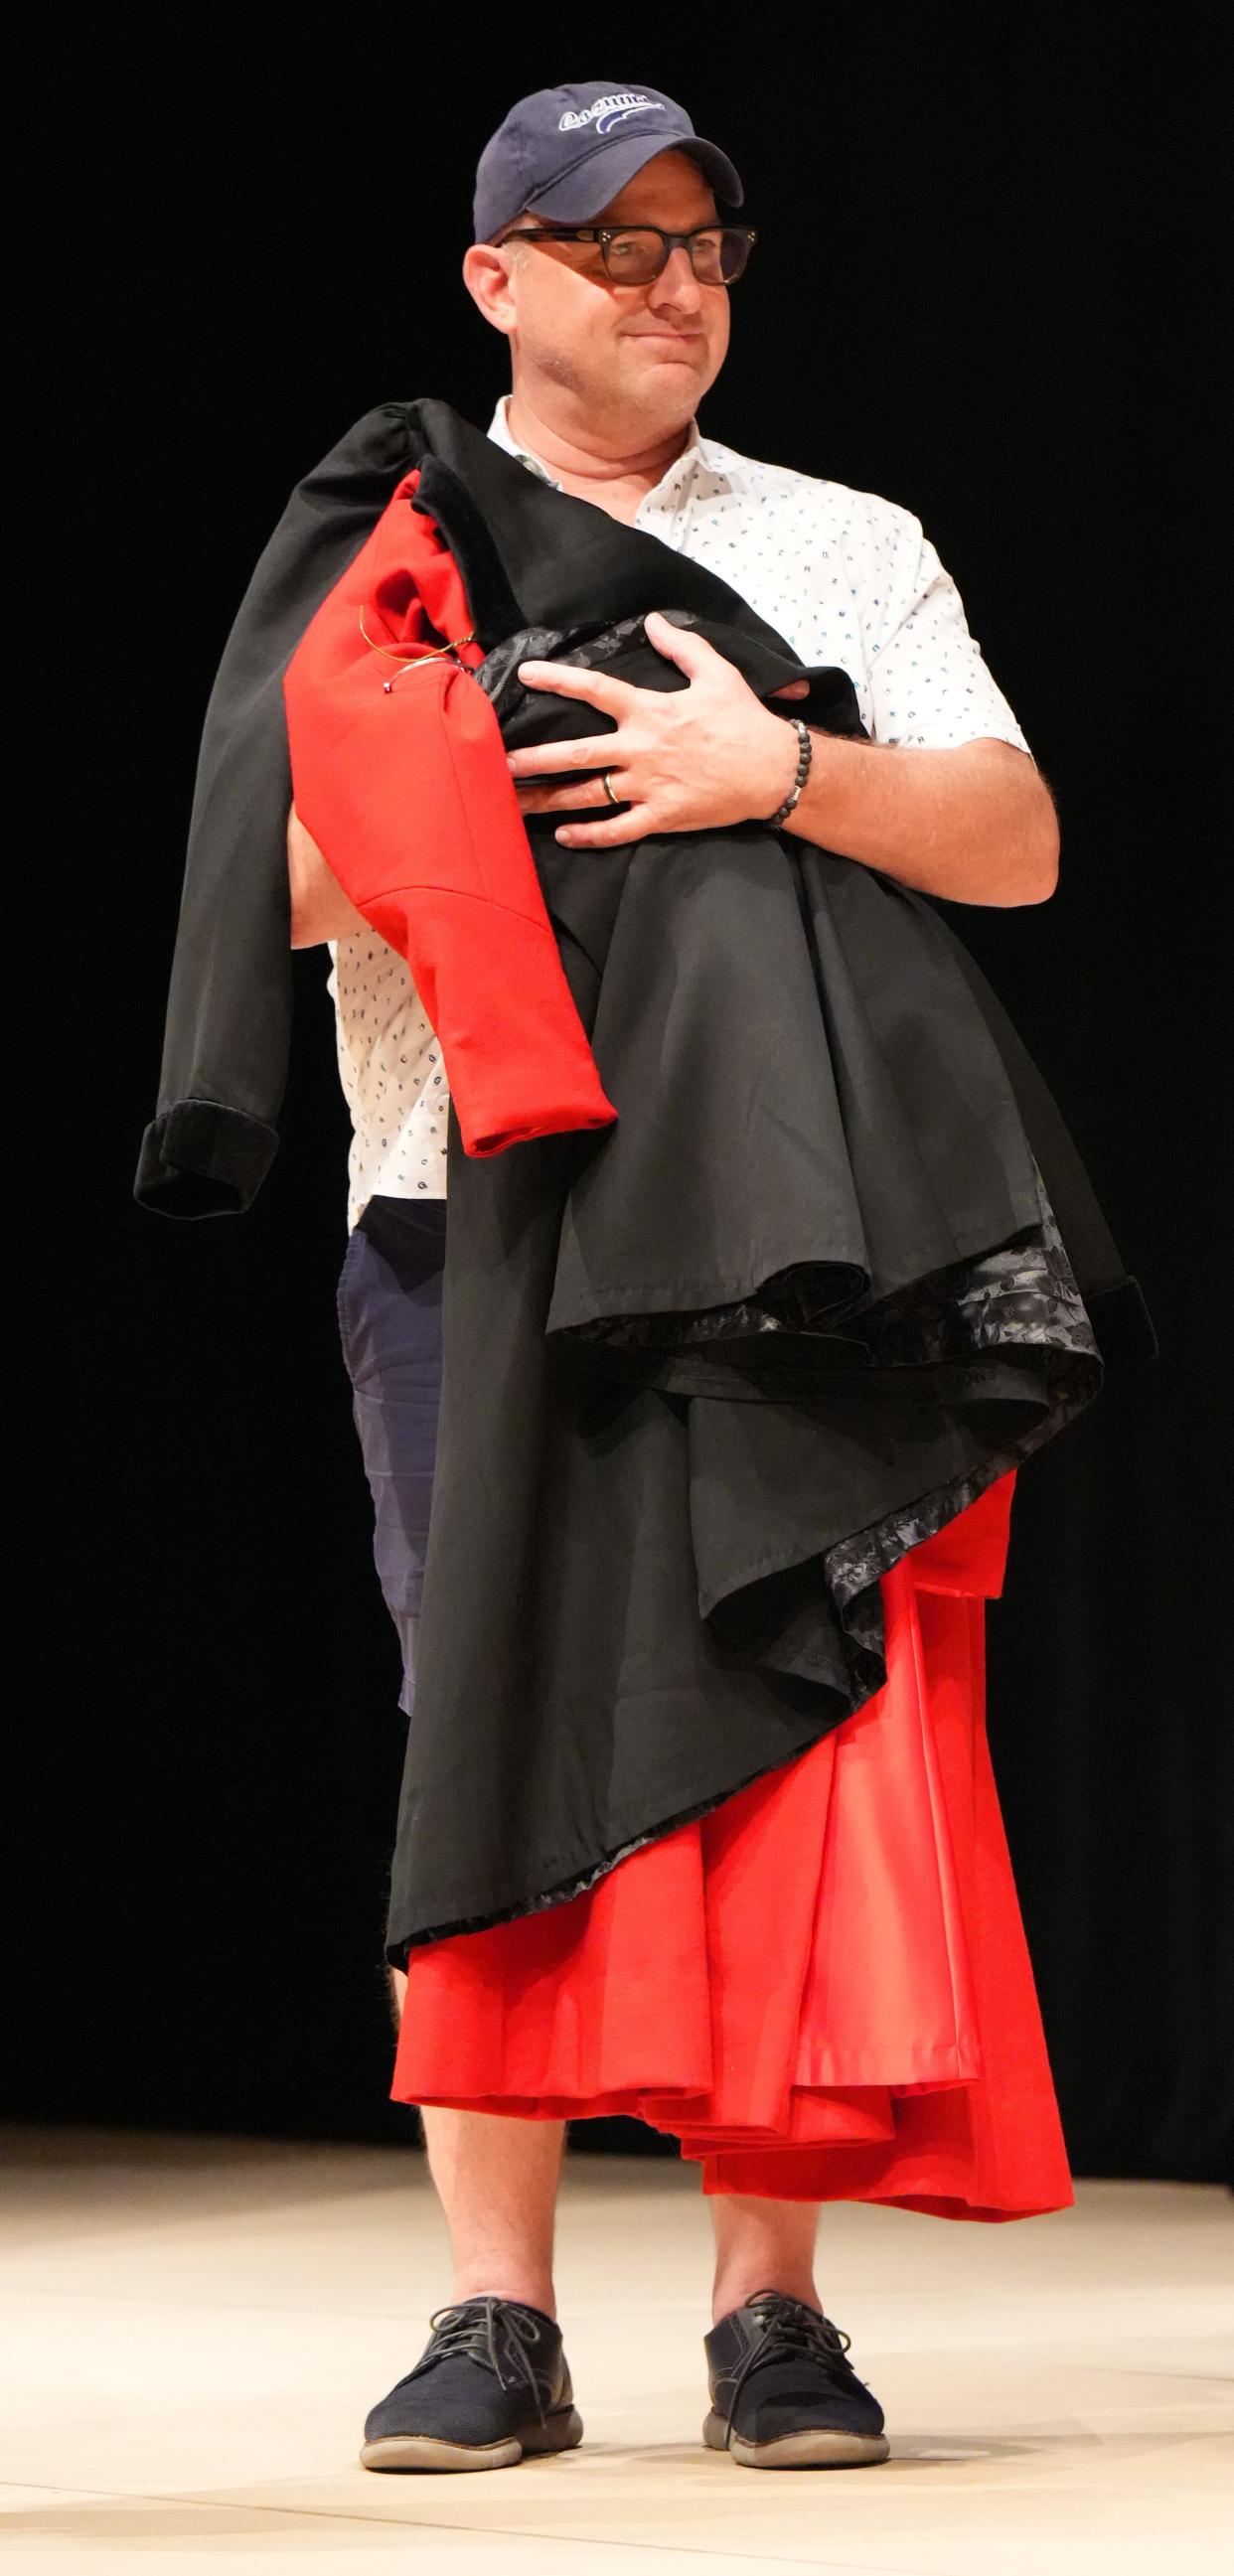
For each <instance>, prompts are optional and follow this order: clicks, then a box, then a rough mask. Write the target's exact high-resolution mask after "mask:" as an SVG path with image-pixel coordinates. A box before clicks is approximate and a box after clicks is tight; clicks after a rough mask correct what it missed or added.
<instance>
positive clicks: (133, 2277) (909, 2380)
mask: <svg viewBox="0 0 1234 2576" xmlns="http://www.w3.org/2000/svg"><path fill="white" fill-rule="evenodd" d="M0 2145H2V2148H3V2166H4V2219H3V2231H2V2238H0V2297H2V2300H3V2312H4V2325H5V2331H4V2333H3V2335H2V2336H0V2428H2V2429H0V2449H2V2455H3V2456H2V2465H0V2479H2V2480H3V2482H4V2483H3V2485H2V2486H0V2498H2V2511H3V2515H4V2520H3V2522H2V2523H0V2542H2V2543H3V2546H4V2553H5V2559H6V2565H7V2567H8V2568H10V2569H11V2570H12V2571H13V2576H17V2571H18V2570H19V2569H21V2568H24V2567H26V2566H27V2565H29V2566H31V2567H33V2566H34V2565H35V2564H36V2562H37V2564H38V2565H39V2566H43V2565H45V2564H46V2563H47V2561H48V2560H52V2561H54V2560H55V2559H56V2557H57V2555H59V2556H60V2557H61V2558H63V2559H64V2560H65V2561H67V2562H70V2563H71V2564H72V2566H73V2568H74V2569H75V2570H84V2569H87V2568H89V2567H90V2566H92V2565H93V2564H94V2563H95V2562H97V2564H98V2567H99V2569H100V2570H102V2569H105V2568H109V2567H111V2568H120V2569H124V2570H127V2569H129V2568H130V2567H131V2568H133V2569H134V2570H141V2571H147V2572H148V2576H153V2571H155V2570H158V2569H162V2568H167V2569H177V2570H183V2571H187V2570H190V2569H191V2570H192V2571H194V2576H197V2571H204V2570H213V2569H215V2568H220V2569H221V2568H227V2569H229V2570H234V2569H235V2567H236V2566H237V2564H241V2563H243V2564H249V2563H269V2564H271V2565H275V2564H277V2565H279V2566H280V2567H286V2566H290V2565H296V2564H299V2563H300V2562H301V2560H302V2561H303V2563H304V2565H305V2567H306V2568H310V2569H311V2570H312V2576H335V2571H341V2570H350V2569H353V2568H356V2569H358V2568H360V2567H361V2566H364V2567H367V2566H369V2565H370V2564H371V2563H372V2562H374V2561H380V2560H382V2559H383V2558H385V2559H386V2560H397V2559H399V2558H400V2556H401V2557H402V2559H403V2560H404V2561H405V2563H407V2564H409V2565H414V2567H415V2568H416V2569H428V2570H434V2571H435V2570H437V2569H440V2570H441V2571H442V2576H473V2571H476V2570H481V2569H482V2570H485V2571H489V2570H492V2571H494V2576H496V2571H497V2570H500V2571H501V2576H524V2571H526V2576H532V2571H534V2576H574V2571H576V2570H577V2571H580V2576H581V2571H584V2570H585V2571H588V2576H623V2571H629V2576H656V2571H660V2570H663V2571H664V2576H668V2571H670V2570H672V2571H676V2576H708V2571H711V2570H716V2571H725V2576H755V2572H756V2571H758V2570H761V2569H772V2568H775V2569H781V2570H782V2569H784V2568H789V2567H809V2568H817V2569H825V2570H830V2569H835V2570H843V2571H856V2570H862V2571H865V2570H882V2571H884V2576H1071V2571H1072V2570H1075V2571H1076V2576H1141V2571H1144V2576H1147V2571H1149V2570H1151V2571H1152V2576H1161V2571H1162V2570H1163V2569H1165V2570H1166V2571H1167V2576H1208V2571H1210V2570H1216V2569H1217V2568H1218V2567H1221V2568H1222V2569H1224V2568H1225V2567H1227V2566H1228V2565H1230V2564H1231V2563H1234V2562H1232V2560H1231V2548H1232V2547H1234V2441H1232V2440H1231V2435H1232V2434H1234V2202H1231V2200H1230V2198H1229V2196H1228V2195H1226V2194H1224V2193H1222V2192H1220V2191H1210V2190H1205V2189H1200V2188H1193V2187H1186V2188H1175V2187H1172V2186H1170V2187H1167V2186H1165V2185H1140V2184H1131V2183H1088V2184H1085V2185H1083V2186H1082V2187H1081V2192H1080V2199H1079V2206H1078V2208H1077V2209H1075V2210H1073V2211H1067V2212H1066V2213H1064V2214H1062V2215H1060V2216H1059V2217H1056V2218H1047V2219H1031V2220H1029V2221H1027V2222H1023V2223H1020V2224H1017V2225H1013V2226H1003V2227H979V2226H962V2225H952V2224H947V2223H944V2222H941V2221H938V2220H935V2219H928V2218H921V2217H915V2216H909V2215H906V2214H904V2213H903V2212H900V2211H892V2210H875V2209H862V2208H858V2207H855V2206H853V2205H852V2204H844V2205H841V2206H838V2207H836V2208H834V2209H832V2210H830V2211H828V2212H826V2213H824V2219H823V2228H822V2237H821V2259H820V2266H819V2281H820V2287H821V2289H822V2294H823V2297H824V2299H825V2301H826V2303H827V2308H828V2311H829V2313H830V2314H831V2315H832V2316H834V2318H835V2319H836V2321H837V2323H838V2324H840V2325H842V2326H844V2327H846V2328H847V2329H848V2331H849V2333H850V2334H851V2335H852V2338H853V2355H852V2357H853V2361H854V2364H855V2366H856V2368H857V2369H858V2370H859V2371H860V2372H861V2375H862V2377H863V2378H868V2379H869V2381H870V2383H871V2385H872V2386H873V2387H874V2389H875V2390H876V2391H877V2393H878V2395H879V2397H880V2398H881V2400H882V2402H883V2404H884V2406H885V2408H886V2411H887V2420H888V2430H889V2432H890V2435H891V2442H892V2456H891V2459H890V2460H889V2461H888V2462H887V2463H886V2464H885V2465H884V2466H882V2467H880V2468H874V2469H860V2470H849V2471H843V2472H840V2471H833V2472H830V2473H819V2472H817V2471H816V2472H810V2471H802V2470H798V2471H795V2472H779V2473H776V2474H761V2475H760V2474H757V2473H755V2472H752V2471H750V2470H743V2469H738V2468H735V2467H734V2466H733V2465H732V2463H731V2462H730V2461H728V2460H727V2459H725V2458H723V2457H722V2456H719V2455H715V2454H712V2453H708V2452H705V2451H704V2450H703V2449H702V2447H701V2444H700V2442H699V2428H700V2425H701V2423H702V2418H703V2415H704V2413H705V2411H706V2403H707V2400H706V2384H705V2378H704V2374H703V2368H702V2348H701V2343H700V2337H701V2335H702V2332H703V2329H704V2326H705V2325H706V2323H707V2322H708V2318H707V2313H706V2302H707V2286H708V2269H709V2233H710V2232H709V2225H708V2220H707V2215H706V2210H705V2207H704V2204H703V2202H702V2200H701V2197H700V2195H699V2192H698V2188H697V2183H696V2179H695V2176H694V2174H693V2172H692V2170H691V2169H690V2168H686V2167H682V2166H681V2165H679V2164H678V2163H676V2162H675V2161H660V2160H657V2161H647V2162H644V2161H643V2160H641V2159H639V2158H630V2157H614V2158H601V2157H598V2156H591V2155H586V2156H575V2157H573V2158H572V2159H571V2160H570V2162H569V2164H568V2168H567V2175H566V2181H565V2185H564V2189H563V2196H562V2207H561V2220H560V2231H559V2262H558V2286H559V2300H560V2307H561V2314H562V2320H563V2324H564V2327H565V2334H566V2349H567V2352H568V2354H569V2357H570V2363H571V2368H572V2370H573V2374H574V2383H575V2389H576V2392H577V2395H578V2400H579V2405H580V2409H581V2412H582V2415H583V2418H584V2422H585V2425H586V2435H585V2438H584V2442H583V2445H582V2447H581V2449H579V2450H577V2451H574V2452H571V2453H569V2454H568V2455H566V2456H565V2457H563V2458H561V2459H555V2460H539V2461H527V2462H524V2463H523V2465H522V2466H521V2467H519V2468H515V2469H508V2470H502V2471H497V2472H493V2473H490V2474H488V2475H484V2476H462V2477H433V2478H428V2477H418V2478H411V2477H391V2476H385V2477H379V2476H373V2475H371V2474H369V2473H367V2472H366V2471H364V2470H363V2469H361V2468H360V2467H359V2466H358V2465H357V2464H356V2459H355V2451H356V2444H357V2441H358V2438H359V2433H360V2426H361V2422H362V2419H363V2416H364V2414H365V2412H366V2410H367V2408H368V2407H369V2406H370V2405H371V2404H372V2403H373V2401H374V2400H375V2399H376V2398H377V2397H379V2396H381V2395H383V2394H384V2392H385V2390H386V2389H387V2387H388V2386H389V2385H390V2384H391V2383H392V2381H394V2380H395V2379H397V2378H398V2377H399V2376H400V2375H401V2373H402V2372H403V2371H405V2370H408V2369H410V2367H411V2364H412V2362H413V2361H414V2360H415V2359H416V2358H417V2357H418V2355H419V2353H420V2351H421V2349H422V2347H423V2344H424V2342H425V2339H426V2336H427V2316H428V2311H429V2309H430V2308H432V2307H434V2306H437V2305H440V2304H444V2302H445V2299H446V2297H447V2295H448V2289H449V2280H448V2274H447V2270H446V2262H445V2245H444V2236H443V2231H442V2226H441V2221H440V2218H439V2216H438V2214H437V2211H436V2205H435V2202H434V2200H433V2198H432V2195H431V2191H430V2187H429V2185H428V2180H427V2175H426V2173H425V2169H424V2164H423V2159H422V2158H421V2157H420V2156H419V2155H418V2154H417V2153H415V2152H414V2151H409V2152H407V2153H406V2154H403V2153H401V2152H398V2151H390V2150H386V2149H381V2150H374V2149H367V2148H352V2147H343V2148H340V2147H320V2146H318V2147H300V2146H281V2145H266V2144H259V2143H250V2142H246V2141H243V2140H231V2139H207V2140H199V2139H191V2138H169V2137H133V2136H129V2135H122V2134H120V2133H119V2132H91V2131H57V2132H42V2131H35V2130H33V2129H11V2130H8V2131H6V2132H3V2133H0ZM636 2345H637V2347H638V2348H639V2349H641V2350H642V2351H643V2352H644V2353H645V2352H646V2350H647V2347H648V2345H650V2352H651V2360H650V2364H648V2362H647V2361H646V2360H645V2359H644V2360H643V2361H642V2363H641V2364H640V2365H639V2366H638V2374H639V2375H638V2376H636V2371H635V2366H634V2364H633V2362H631V2363H630V2365H627V2360H626V2354H627V2350H628V2349H629V2350H631V2351H633V2349H634V2348H635V2347H636ZM409 2553H410V2554H409Z"/></svg>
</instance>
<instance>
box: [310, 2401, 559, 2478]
mask: <svg viewBox="0 0 1234 2576" xmlns="http://www.w3.org/2000/svg"><path fill="white" fill-rule="evenodd" d="M582 2438H583V2419H582V2416H581V2415H580V2414H579V2413H578V2411H577V2408H575V2407H573V2406H563V2407H561V2408H560V2409H559V2410H558V2412H557V2414H555V2415H549V2416H548V2417H546V2419H545V2421H544V2423H543V2424H526V2425H524V2426H523V2427H522V2428H521V2430H520V2431H519V2432H517V2433H511V2434H509V2435H508V2436H507V2438H506V2440H505V2441H504V2442H446V2441H442V2440H440V2439H439V2438H438V2437H437V2436H436V2435H435V2434H432V2433H387V2434H385V2435H384V2436H383V2437H382V2439H381V2440H380V2441H378V2442H364V2443H362V2444H361V2446H360V2466H361V2468H362V2469H404V2470H405V2469H513V2468H517V2466H518V2463H519V2461H520V2460H522V2459H526V2458H528V2457H529V2456H533V2455H534V2454H536V2453H538V2452H545V2451H572V2450H573V2449H574V2446H575V2443H576V2442H581V2441H582Z"/></svg>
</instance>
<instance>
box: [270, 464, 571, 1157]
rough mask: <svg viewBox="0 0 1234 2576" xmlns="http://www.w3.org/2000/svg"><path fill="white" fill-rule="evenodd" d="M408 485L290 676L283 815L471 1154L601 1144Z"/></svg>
mask: <svg viewBox="0 0 1234 2576" xmlns="http://www.w3.org/2000/svg"><path fill="white" fill-rule="evenodd" d="M419 479H420V478H419V474H418V473H415V474H407V475H405V476H404V478H403V480H402V482H401V483H400V484H399V486H398V489H397V491H396V492H395V494H394V498H393V500H392V501H391V502H390V503H389V505H388V507H387V508H386V509H385V510H384V511H383V512H382V515H381V517H380V519H379V520H378V522H377V525H376V527H375V528H374V530H373V533H372V535H371V537H370V538H369V539H368V542H367V544H366V545H364V546H362V547H361V549H360V552H359V554H358V555H357V556H356V558H355V560H354V562H353V563H352V564H351V565H350V566H349V568H348V570H347V571H346V572H345V573H344V575H343V578H342V580H341V581H339V582H337V583H336V584H335V587H334V589H333V590H332V591H330V592H329V593H328V595H327V597H326V598H325V599H324V600H323V602H322V604H321V607H320V608H319V609H318V611H317V613H316V616H315V617H314V618H313V621H312V623H311V625H310V626H309V628H308V630H307V632H306V634H305V635H304V637H303V638H302V640H301V643H300V645H299V646H298V648H297V650H296V652H295V653H294V654H293V656H292V659H291V661H290V663H289V665H288V667H287V671H286V673H285V675H284V681H283V691H284V698H285V701H286V707H287V730H288V738H289V743H290V749H291V774H292V785H293V790H294V794H295V803H296V811H297V813H298V814H299V817H300V820H301V822H302V823H303V825H304V827H305V830H306V831H307V832H308V833H309V834H310V836H311V838H312V839H313V840H314V841H315V842H316V843H317V846H318V848H319V849H320V850H321V851H322V853H323V855H324V857H325V858H326V860H327V862H328V864H329V866H330V868H331V869H332V871H333V873H334V875H335V876H336V877H337V878H338V881H339V884H340V885H341V886H342V888H343V891H344V893H345V894H346V895H348V896H349V897H350V899H351V901H352V902H353V903H354V904H355V906H356V908H357V910H358V911H360V912H362V913H363V915H364V918H365V920H366V921H370V922H371V923H372V925H373V928H374V930H376V931H377V932H379V934H380V936H381V937H382V938H383V939H385V940H387V941H388V942H389V944H390V946H391V947H392V948H394V949H396V950H397V951H398V954H399V955H400V956H401V957H403V958H405V959H406V962H407V964H408V966H409V967H410V969H411V973H412V976H413V978H414V981H415V985H416V989H417V991H418V993H419V995H420V998H421V1000H422V1001H423V1004H424V1008H425V1011H426V1012H427V1014H428V1018H429V1021H430V1023H431V1025H432V1027H433V1028H434V1030H435V1031H436V1033H437V1036H438V1037H439V1039H440V1041H441V1050H442V1054H443V1056H444V1058H445V1066H446V1075H447V1078H448V1081H449V1085H450V1093H451V1097H452V1099H453V1102H454V1106H455V1109H456V1111H457V1114H458V1122H459V1130H460V1133H461V1136H462V1141H463V1147H464V1150H465V1152H467V1153H468V1154H499V1153H501V1152H503V1151H504V1149H505V1147H506V1146H507V1145H513V1144H518V1143H521V1142H522V1141H523V1140H524V1139H526V1138H527V1137H531V1136H554V1135H558V1134H560V1133H561V1132H562V1131H563V1130H565V1129H574V1128H590V1127H607V1126H611V1124H612V1122H613V1120H614V1119H615V1118H616V1115H617V1112H616V1110H615V1109H614V1107H613V1104H612V1102H611V1101H610V1100H609V1099H607V1098H606V1096H605V1092H604V1089H603V1086H602V1084H601V1081H600V1076H599V1074H598V1072H597V1070H596V1064H595V1058H594V1056H593V1055H592V1052H591V1048H590V1046H589V1045H588V1042H587V1037H586V1033H585V1031H584V1029H583V1025H582V1022H581V1020H580V1018H579V1015H578V1011H577V1009H576V1007H575V1004H574V1000H573V997H572V995H571V992H570V988H569V985H568V983H567V981H566V976H565V970H564V968H563V966H562V963H561V957H560V954H559V951H558V947H557V942H556V939H555V937H554V935H553V930H552V925H551V923H550V921H549V917H548V913H547V911H546V909H545V903H544V896H543V893H542V890H541V886H540V880H539V877H538V876H537V874H536V867H535V861H534V859H533V858H532V855H531V846H530V843H529V841H528V838H527V833H526V829H525V827H524V823H523V818H522V815H521V813H520V811H519V806H518V799H517V797H516V795H515V792H514V782H513V780H512V778H511V776H510V772H509V769H508V768H507V765H506V755H505V750H504V747H503V744H502V739H501V729H500V727H499V725H498V722H497V718H496V716H495V715H494V713H493V709H492V706H491V705H490V703H489V700H488V699H487V698H486V697H485V695H484V692H483V690H482V689H478V688H477V687H476V685H475V683H474V681H473V680H472V679H471V678H470V677H469V676H468V673H469V672H470V671H472V670H474V669H475V668H476V666H477V664H478V663H479V662H480V661H482V659H483V654H482V652H481V650H480V648H479V646H478V645H476V644H468V643H462V644H460V645H459V658H460V660H461V661H462V662H463V663H465V664H466V666H467V668H466V669H464V670H460V668H459V666H458V663H457V662H456V661H454V660H453V659H452V658H451V657H450V656H449V655H445V656H441V657H440V658H437V659H434V658H432V655H433V648H434V647H436V646H438V645H439V644H440V643H441V642H442V641H443V640H444V641H446V642H449V643H453V642H455V641H456V639H458V638H460V637H463V636H466V634H467V633H468V630H469V628H470V626H471V612H470V609H469V607H468V605H467V596H466V592H465V591H464V588H463V583H462V579H461V576H460V574H459V571H458V567H457V565H456V563H455V561H454V558H453V556H452V554H451V553H450V551H449V548H448V547H447V545H446V543H445V540H444V538H443V537H442V536H441V535H440V533H439V531H438V530H437V528H436V527H435V526H434V525H433V522H432V521H431V520H430V519H427V518H425V517H424V516H423V515H422V514H421V513H420V512H418V511H416V510H414V509H413V508H412V506H411V504H412V496H413V494H414V493H415V490H416V486H417V484H418V483H419Z"/></svg>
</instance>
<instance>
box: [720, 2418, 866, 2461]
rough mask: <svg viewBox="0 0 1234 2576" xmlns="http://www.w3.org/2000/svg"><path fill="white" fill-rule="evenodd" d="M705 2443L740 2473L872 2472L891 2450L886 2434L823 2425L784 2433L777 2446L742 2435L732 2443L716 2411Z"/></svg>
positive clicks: (722, 2420)
mask: <svg viewBox="0 0 1234 2576" xmlns="http://www.w3.org/2000/svg"><path fill="white" fill-rule="evenodd" d="M703 2440H704V2442H705V2443H706V2445H707V2448H708V2450H709V2451H727V2452H728V2455H729V2458H730V2459H732V2460H735V2461H736V2463H737V2466H738V2468H739V2469H872V2468H874V2467H875V2466H876V2464H877V2462H878V2461H879V2460H885V2459H886V2458H887V2457H888V2455H889V2453H890V2450H891V2444H890V2442H889V2441H888V2439H887V2436H886V2434H885V2433H839V2432H830V2431H828V2430H827V2428H826V2426H825V2425H822V2424H813V2425H805V2426H803V2428H802V2430H801V2432H800V2433H781V2435H780V2436H779V2439H778V2440H777V2441H775V2442H746V2441H743V2440H742V2437H741V2435H740V2434H739V2433H734V2435H733V2438H732V2440H731V2441H730V2440H729V2438H728V2428H727V2426H726V2424H725V2421H724V2417H723V2416H722V2415H717V2414H716V2413H715V2412H714V2411H713V2412H712V2413H711V2414H710V2415H709V2416H708V2418H707V2421H706V2423H705V2424H704V2426H703Z"/></svg>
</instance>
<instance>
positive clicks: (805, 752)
mask: <svg viewBox="0 0 1234 2576" xmlns="http://www.w3.org/2000/svg"><path fill="white" fill-rule="evenodd" d="M789 722H790V724H794V725H796V728H797V739H798V741H799V742H800V745H801V749H800V751H799V752H798V755H797V775H796V777H795V778H794V780H793V783H792V786H791V787H790V789H789V791H788V794H787V796H786V797H785V799H784V802H783V804H782V805H777V807H776V810H775V812H774V814H769V815H768V816H767V818H766V820H767V829H768V831H771V832H774V831H775V830H776V829H777V827H778V825H779V824H781V823H783V822H785V821H786V820H787V818H788V816H789V815H790V814H791V813H792V810H793V807H794V805H795V804H796V802H797V799H798V797H799V796H800V794H801V791H802V788H803V787H804V786H805V783H806V780H807V778H808V777H809V775H810V763H811V761H812V759H813V758H814V736H813V734H812V733H811V731H810V728H809V726H808V725H807V724H806V723H805V721H804V719H803V718H802V717H801V716H791V717H790V718H789Z"/></svg>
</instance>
